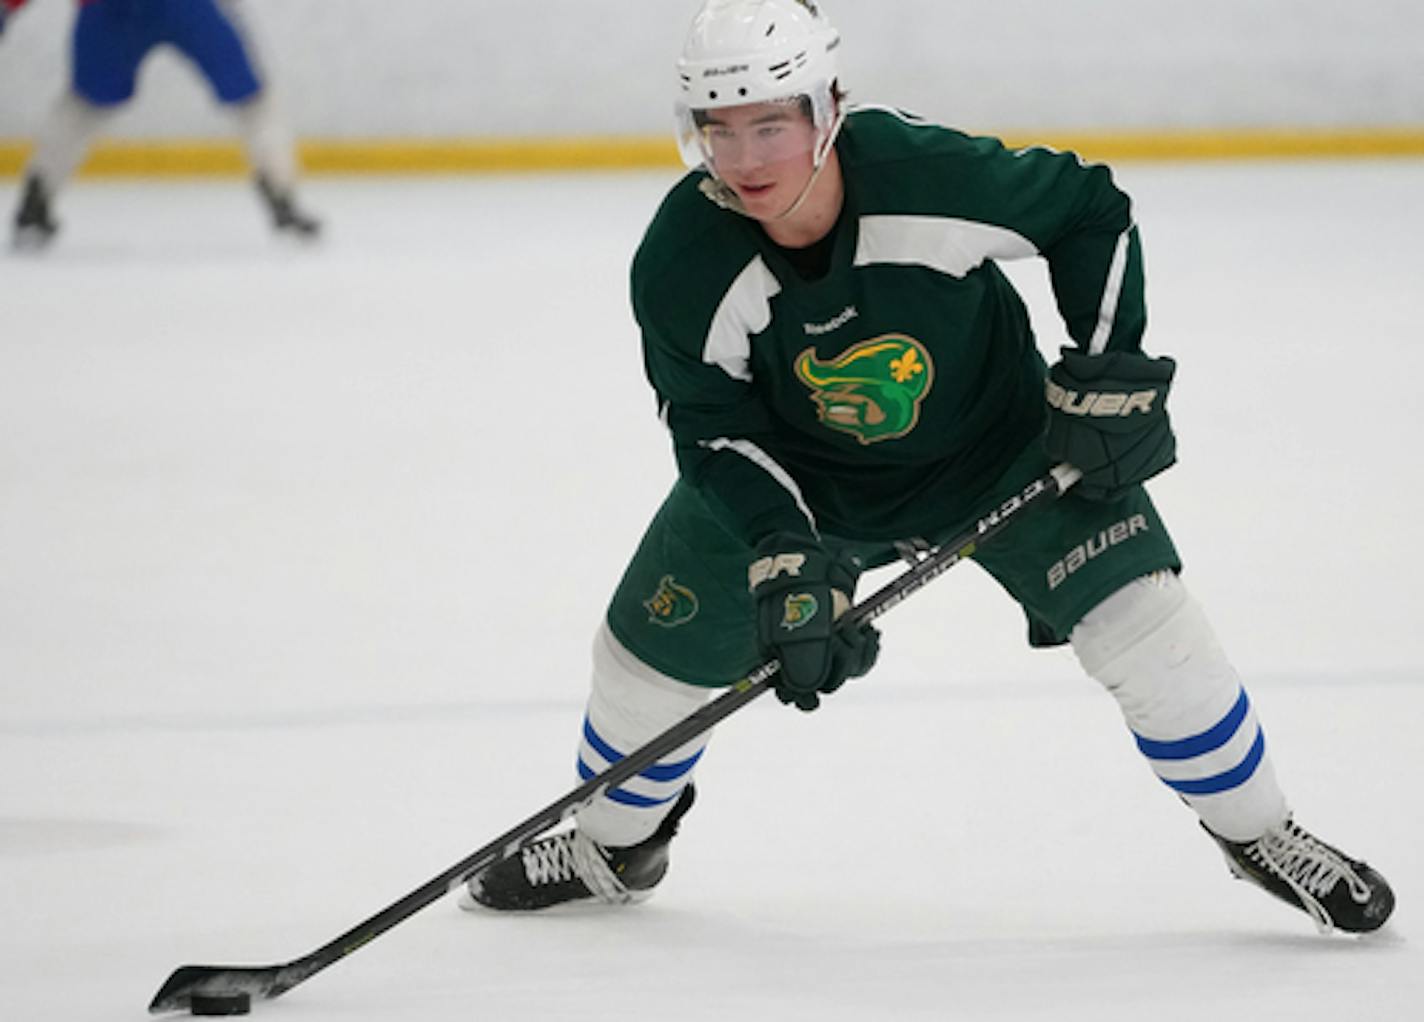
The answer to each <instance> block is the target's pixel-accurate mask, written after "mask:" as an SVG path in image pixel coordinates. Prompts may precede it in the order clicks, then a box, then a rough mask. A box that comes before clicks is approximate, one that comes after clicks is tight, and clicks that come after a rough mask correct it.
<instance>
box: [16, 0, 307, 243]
mask: <svg viewBox="0 0 1424 1022" xmlns="http://www.w3.org/2000/svg"><path fill="white" fill-rule="evenodd" d="M25 2H26V0H0V4H3V5H4V7H5V8H6V9H8V10H10V11H13V10H16V9H18V8H19V7H21V6H22V5H23V4H24V3H25ZM237 3H238V0H79V14H78V17H77V18H76V19H75V22H74V36H73V51H72V54H71V56H72V77H71V82H70V86H69V88H68V89H67V90H66V91H65V93H64V94H63V95H62V96H61V97H60V99H59V102H58V103H57V104H56V105H55V108H54V110H53V112H52V113H51V114H50V117H49V120H48V121H47V122H46V124H45V126H44V128H43V129H42V131H41V133H40V136H39V139H38V142H37V144H36V146H35V151H34V155H33V156H32V157H31V159H30V162H29V165H28V166H27V167H26V168H25V173H24V180H23V183H22V185H21V191H20V204H19V208H18V209H17V210H16V211H15V222H14V241H15V244H16V245H17V246H18V247H40V246H43V245H45V244H47V243H48V242H49V241H50V240H51V239H52V238H53V237H54V235H55V233H56V232H57V231H58V230H59V223H58V222H57V221H56V220H55V218H54V212H53V204H54V200H55V196H56V195H57V194H58V192H59V190H60V188H62V187H63V185H64V183H65V182H66V181H67V180H68V179H69V176H70V175H71V174H72V173H73V172H74V170H75V169H76V168H77V167H78V166H79V165H80V163H82V162H83V160H84V154H85V153H86V152H87V151H88V148H89V145H90V143H91V142H92V141H93V140H94V137H95V136H96V135H97V134H98V132H99V129H100V128H101V127H103V125H104V124H105V123H106V122H107V121H108V119H109V118H110V117H111V116H112V115H113V114H114V112H115V111H117V110H118V109H119V108H120V107H121V106H123V105H124V104H125V103H127V102H128V101H129V100H130V99H131V98H132V97H133V94H134V86H135V78H136V75H137V73H138V68H139V65H140V64H141V63H142V62H143V60H144V58H145V57H147V56H148V54H149V52H150V51H151V50H152V49H153V48H154V47H155V46H157V45H159V44H160V43H168V44H170V45H172V46H174V47H176V48H177V49H178V50H179V51H180V52H181V53H183V55H184V56H186V57H187V58H188V59H189V60H191V61H192V62H193V63H194V64H195V65H197V67H198V68H199V70H201V71H202V73H203V75H204V76H205V77H206V78H207V79H208V82H209V83H210V84H211V86H212V88H213V91H214V92H215V93H216V95H217V98H218V100H219V102H221V103H222V104H223V105H224V106H226V107H228V108H229V109H231V110H232V111H233V112H234V113H235V114H236V115H237V120H238V123H239V125H240V127H241V131H242V137H243V141H244V143H245V146H246V149H247V156H248V160H249V162H250V163H251V164H252V167H253V169H254V171H255V179H256V185H257V192H258V194H259V195H260V196H261V198H262V201H263V204H264V205H265V206H266V208H267V211H268V214H269V215H270V216H271V218H272V226H273V228H274V229H275V230H277V231H281V232H285V233H287V234H291V235H294V236H297V237H301V238H314V237H315V236H316V235H317V234H318V233H319V232H320V229H321V225H320V223H319V222H318V221H317V220H316V219H315V218H314V217H312V216H311V215H310V214H308V213H306V212H304V211H303V210H302V209H300V208H299V207H298V206H297V205H296V202H295V200H294V198H293V190H294V188H295V186H296V180H297V163H296V154H295V151H294V146H293V143H292V141H291V139H290V138H289V137H288V135H287V130H286V128H285V126H284V125H283V124H282V122H281V120H280V118H279V117H278V113H277V109H276V106H275V104H274V103H273V101H272V99H271V97H270V95H269V91H270V90H268V89H267V88H266V87H265V85H264V83H263V78H262V75H261V74H260V72H259V68H258V66H257V63H256V61H255V59H254V54H253V48H252V42H251V40H250V39H249V38H248V36H247V34H246V33H245V32H244V31H243V30H242V25H241V22H240V20H239V17H238V10H237ZM2 22H3V20H2V19H0V23H2Z"/></svg>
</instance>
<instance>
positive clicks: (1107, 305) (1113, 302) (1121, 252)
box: [1088, 226, 1135, 355]
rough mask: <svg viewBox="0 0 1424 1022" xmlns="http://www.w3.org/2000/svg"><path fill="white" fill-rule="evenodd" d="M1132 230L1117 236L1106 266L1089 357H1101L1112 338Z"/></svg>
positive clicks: (1089, 344) (1089, 346) (1130, 227)
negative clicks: (1115, 245)
mask: <svg viewBox="0 0 1424 1022" xmlns="http://www.w3.org/2000/svg"><path fill="white" fill-rule="evenodd" d="M1134 229H1135V228H1134V227H1132V226H1129V227H1128V229H1127V230H1125V231H1123V232H1122V233H1121V234H1119V235H1118V238H1117V247H1116V248H1114V249H1113V257H1112V263H1111V264H1110V265H1109V266H1108V279H1107V280H1106V281H1105V282H1104V283H1103V301H1102V304H1101V305H1099V306H1098V325H1097V328H1096V329H1094V330H1093V336H1092V338H1091V339H1090V340H1089V341H1088V354H1089V355H1101V354H1102V353H1103V352H1104V351H1105V350H1107V346H1108V338H1110V337H1111V336H1112V332H1113V325H1114V324H1115V323H1116V322H1117V305H1118V302H1119V301H1120V300H1121V299H1122V282H1123V279H1124V278H1125V277H1126V276H1127V253H1128V249H1129V247H1130V246H1131V244H1132V232H1133V230H1134Z"/></svg>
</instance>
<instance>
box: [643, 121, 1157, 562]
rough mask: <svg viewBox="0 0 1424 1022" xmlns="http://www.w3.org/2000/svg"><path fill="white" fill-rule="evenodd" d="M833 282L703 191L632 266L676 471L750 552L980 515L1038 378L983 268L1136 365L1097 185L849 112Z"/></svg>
mask: <svg viewBox="0 0 1424 1022" xmlns="http://www.w3.org/2000/svg"><path fill="white" fill-rule="evenodd" d="M836 152H837V154H838V156H839V160H840V166H841V171H842V176H843V179H844V182H845V203H844V207H843V209H842V211H841V215H840V218H839V220H838V222H837V224H836V227H835V229H834V233H833V240H832V241H831V245H832V249H831V255H830V266H829V270H828V271H827V272H826V273H825V274H824V275H822V276H819V277H818V278H816V279H813V280H806V279H802V277H801V276H800V275H798V273H797V272H796V270H795V269H794V268H793V265H792V262H791V261H789V259H788V256H787V253H786V252H785V251H784V250H782V249H780V248H779V247H778V246H777V245H776V244H775V243H773V242H772V241H771V240H770V239H769V238H768V237H767V235H766V233H765V232H764V231H763V230H762V228H761V226H760V225H759V224H758V223H756V222H755V221H753V220H751V219H748V218H747V217H744V216H741V215H739V214H737V213H735V212H731V211H729V210H726V209H722V208H720V207H718V206H717V205H715V204H714V203H712V202H711V201H709V200H708V199H707V198H706V196H705V195H704V194H703V193H702V191H701V189H700V187H699V186H700V184H701V183H702V181H703V179H704V178H705V174H704V173H702V172H694V173H692V174H689V175H687V176H686V177H685V178H683V179H682V180H681V181H680V182H679V183H678V184H677V185H676V186H675V187H674V188H673V189H672V191H671V192H670V193H669V194H668V196H667V197H666V199H665V200H664V201H663V204H662V206H661V207H660V208H659V210H658V212H657V215H656V216H655V218H654V219H653V222H652V224H651V225H650V226H649V228H648V230H647V233H646V235H645V236H644V239H643V242H642V244H641V246H640V248H639V250H638V253H637V256H636V258H635V259H634V262H633V269H632V299H633V309H634V313H635V315H636V317H637V320H638V323H639V326H640V328H641V330H642V335H643V351H644V361H645V366H646V370H647V375H648V379H649V381H650V382H651V383H652V386H653V388H654V390H655V391H656V393H657V396H658V401H659V406H660V412H661V414H662V415H663V418H664V421H665V423H666V424H667V426H668V428H669V429H670V431H671V433H672V437H673V441H674V447H675V450H676V455H677V460H678V469H679V472H680V474H681V476H682V478H683V479H685V480H686V481H687V482H688V483H690V484H691V485H693V486H694V487H696V488H697V490H698V491H699V492H700V493H701V494H702V495H703V497H704V499H705V500H706V501H707V503H708V504H709V506H710V507H711V508H712V509H713V511H714V513H715V514H716V515H717V517H718V519H719V520H720V521H721V522H722V523H723V524H724V525H725V526H726V527H727V528H728V530H729V531H731V532H732V533H733V534H734V535H736V536H738V537H739V538H741V539H742V540H744V541H745V542H747V543H748V544H749V545H753V546H754V545H755V544H756V543H757V542H758V541H759V540H760V539H761V538H763V537H764V536H766V535H768V534H770V533H772V532H776V531H786V532H795V533H800V534H810V535H817V534H819V533H822V532H825V533H829V534H832V535H836V536H840V537H844V538H847V539H857V540H886V539H896V538H903V537H908V536H916V535H929V534H932V533H934V532H935V531H936V530H938V529H941V528H943V527H946V526H947V525H950V524H952V523H954V522H957V521H959V520H961V519H963V518H964V517H966V516H968V515H970V514H972V513H973V512H974V511H975V509H976V500H978V499H980V498H981V497H982V495H983V494H984V493H985V492H986V491H987V489H988V488H989V487H990V486H991V485H992V484H993V483H994V481H995V480H996V479H997V478H998V477H999V475H1000V474H1001V473H1002V472H1003V470H1004V469H1005V468H1006V467H1007V466H1008V465H1009V463H1010V462H1011V461H1012V460H1013V458H1014V457H1015V456H1016V455H1017V454H1018V453H1019V452H1020V451H1021V450H1022V449H1023V448H1024V447H1025V445H1026V444H1028V443H1030V442H1031V441H1033V440H1035V438H1036V437H1037V436H1038V435H1039V434H1040V432H1041V431H1042V428H1043V421H1044V396H1043V378H1044V363H1043V360H1042V358H1041V356H1040V355H1039V353H1038V350H1037V347H1036V344H1035V341H1034V336H1033V332H1032V330H1031V327H1030V324H1029V321H1028V315H1027V312H1026V310H1025V308H1024V306H1023V303H1022V301H1021V300H1020V298H1019V296H1018V294H1017V293H1016V292H1015V291H1014V288H1013V287H1012V285H1011V284H1010V283H1009V281H1008V279H1007V278H1006V277H1005V276H1004V275H1003V273H1002V272H1001V271H1000V270H999V268H998V266H997V265H996V260H1003V259H1016V258H1024V257H1028V256H1035V255H1037V256H1042V257H1043V258H1044V259H1046V260H1047V262H1048V267H1049V273H1050V275H1051V281H1052V285H1053V290H1054V295H1055V298H1056V301H1057V304H1058V309H1059V312H1060V313H1061V315H1062V317H1063V320H1064V323H1065V324H1066V327H1067V331H1068V334H1069V335H1070V336H1071V337H1072V339H1073V340H1074V341H1075V342H1076V343H1077V344H1078V345H1080V346H1081V347H1083V348H1084V349H1085V350H1089V351H1093V352H1101V351H1105V350H1124V349H1129V350H1134V349H1137V348H1138V347H1139V345H1140V342H1141V337H1142V332H1143V329H1144V326H1145V323H1146V313H1145V309H1144V305H1143V295H1142V290H1143V282H1142V263H1141V254H1140V250H1139V246H1138V240H1137V233H1136V230H1135V229H1134V227H1133V223H1132V213H1131V206H1130V203H1129V200H1128V198H1127V196H1126V195H1124V194H1123V193H1122V192H1121V191H1120V190H1118V189H1117V187H1116V186H1115V185H1114V183H1113V180H1112V176H1111V174H1110V172H1109V171H1108V169H1107V168H1106V167H1103V166H1101V165H1091V164H1085V163H1084V162H1082V161H1081V160H1080V159H1079V158H1078V157H1077V156H1076V155H1074V154H1072V153H1059V152H1055V151H1052V150H1049V149H1045V148H1027V149H1020V150H1009V149H1006V148H1005V147H1004V146H1003V145H1002V144H1001V143H1000V142H998V141H997V140H995V139H991V138H975V137H970V136H967V135H964V134H962V133H960V132H956V131H952V130H950V129H947V128H944V127H940V126H938V125H933V124H929V123H926V122H923V121H920V120H918V119H916V118H913V117H911V116H909V115H906V114H903V113H900V112H898V111H894V110H890V109H885V108H867V107H861V108H857V109H855V110H853V111H852V112H851V113H850V114H849V115H848V116H847V118H846V121H845V125H844V127H843V129H842V131H841V134H840V136H839V138H838V139H837V141H836Z"/></svg>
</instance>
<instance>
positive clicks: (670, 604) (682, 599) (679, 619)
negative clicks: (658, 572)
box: [643, 575, 698, 628]
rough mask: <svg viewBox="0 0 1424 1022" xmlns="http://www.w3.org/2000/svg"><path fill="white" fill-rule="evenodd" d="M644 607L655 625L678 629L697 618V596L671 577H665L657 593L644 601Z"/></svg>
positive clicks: (659, 584)
mask: <svg viewBox="0 0 1424 1022" xmlns="http://www.w3.org/2000/svg"><path fill="white" fill-rule="evenodd" d="M643 607H644V609H646V610H647V612H648V620H649V621H651V622H652V623H653V624H655V625H662V626H663V627H664V628H676V627H677V626H678V625H685V624H687V622H689V621H691V620H692V619H693V618H694V617H696V616H697V609H698V602H697V594H696V593H694V592H693V591H692V590H691V589H689V588H687V586H684V585H678V583H677V582H675V581H673V577H672V576H671V575H664V576H663V577H662V580H661V581H660V582H659V583H658V588H657V591H656V592H655V593H653V595H652V596H649V597H648V598H647V599H646V600H644V601H643Z"/></svg>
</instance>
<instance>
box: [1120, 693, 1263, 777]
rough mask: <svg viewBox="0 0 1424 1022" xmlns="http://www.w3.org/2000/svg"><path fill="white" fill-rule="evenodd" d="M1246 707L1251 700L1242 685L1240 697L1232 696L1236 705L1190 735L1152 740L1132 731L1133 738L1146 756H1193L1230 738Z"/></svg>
mask: <svg viewBox="0 0 1424 1022" xmlns="http://www.w3.org/2000/svg"><path fill="white" fill-rule="evenodd" d="M1250 711H1251V701H1250V700H1249V699H1247V698H1246V690H1245V689H1244V688H1243V689H1242V690H1241V697H1240V698H1239V699H1237V700H1236V705H1235V706H1233V707H1232V708H1231V709H1230V711H1228V712H1227V714H1226V716H1225V717H1222V718H1221V720H1220V721H1219V722H1218V723H1217V724H1215V725H1214V726H1213V727H1211V728H1210V729H1208V730H1206V731H1203V732H1202V733H1201V734H1199V735H1192V736H1191V737H1190V738H1183V739H1181V740H1180V741H1176V742H1155V741H1153V740H1152V739H1150V738H1143V737H1142V736H1141V735H1139V734H1137V732H1135V731H1134V732H1133V737H1134V738H1136V739H1137V747H1138V748H1139V749H1141V750H1142V754H1143V755H1144V756H1146V757H1147V758H1148V759H1171V760H1176V759H1191V758H1193V757H1194V756H1201V755H1203V754H1205V753H1208V752H1213V751H1215V750H1216V749H1219V748H1221V747H1222V746H1223V745H1225V744H1226V743H1227V742H1229V741H1231V739H1232V737H1233V736H1234V735H1235V734H1236V729H1237V728H1239V727H1240V726H1241V722H1242V721H1243V720H1245V719H1246V714H1247V713H1249V712H1250Z"/></svg>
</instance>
